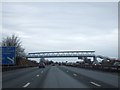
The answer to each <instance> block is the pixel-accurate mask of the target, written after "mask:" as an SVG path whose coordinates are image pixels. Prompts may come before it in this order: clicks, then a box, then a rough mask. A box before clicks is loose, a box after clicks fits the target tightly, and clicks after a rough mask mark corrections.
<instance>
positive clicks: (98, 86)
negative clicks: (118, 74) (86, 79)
mask: <svg viewBox="0 0 120 90" xmlns="http://www.w3.org/2000/svg"><path fill="white" fill-rule="evenodd" d="M90 83H91V84H93V85H95V86H98V87H100V86H101V85H99V84H97V83H95V82H90Z"/></svg>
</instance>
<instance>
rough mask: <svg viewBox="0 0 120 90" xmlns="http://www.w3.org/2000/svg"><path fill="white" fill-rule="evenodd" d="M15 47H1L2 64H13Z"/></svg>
mask: <svg viewBox="0 0 120 90" xmlns="http://www.w3.org/2000/svg"><path fill="white" fill-rule="evenodd" d="M15 51H16V49H15V47H2V65H13V64H15V63H16V61H15V53H16V52H15Z"/></svg>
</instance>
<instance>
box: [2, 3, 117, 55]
mask: <svg viewBox="0 0 120 90" xmlns="http://www.w3.org/2000/svg"><path fill="white" fill-rule="evenodd" d="M2 13H3V36H7V35H11V34H12V33H15V34H17V35H19V36H20V38H21V39H22V41H23V46H24V47H25V48H26V52H35V51H57V50H95V51H96V53H97V54H101V55H105V56H110V57H117V50H118V47H117V44H118V40H117V38H118V36H117V33H118V32H117V31H118V30H117V27H118V26H117V24H118V23H117V19H118V18H117V14H118V12H117V3H3V10H2Z"/></svg>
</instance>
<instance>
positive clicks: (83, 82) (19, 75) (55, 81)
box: [2, 65, 118, 88]
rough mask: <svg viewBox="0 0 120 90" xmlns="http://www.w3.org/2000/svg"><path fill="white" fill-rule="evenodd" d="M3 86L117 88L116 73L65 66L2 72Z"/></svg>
mask: <svg viewBox="0 0 120 90" xmlns="http://www.w3.org/2000/svg"><path fill="white" fill-rule="evenodd" d="M2 87H3V88H118V75H117V73H116V74H115V73H112V74H111V73H108V72H102V71H92V70H88V69H83V68H76V67H67V66H57V65H56V66H46V68H38V67H32V68H24V69H18V70H12V71H6V72H3V73H2Z"/></svg>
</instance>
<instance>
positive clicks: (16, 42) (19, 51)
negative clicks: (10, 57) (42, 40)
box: [2, 34, 25, 57]
mask: <svg viewBox="0 0 120 90" xmlns="http://www.w3.org/2000/svg"><path fill="white" fill-rule="evenodd" d="M21 43H22V42H21V40H20V38H19V37H18V36H16V35H15V34H13V35H12V36H11V37H10V36H7V37H6V38H3V39H2V46H15V47H16V56H17V57H23V56H25V49H24V48H23V47H22V44H21Z"/></svg>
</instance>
